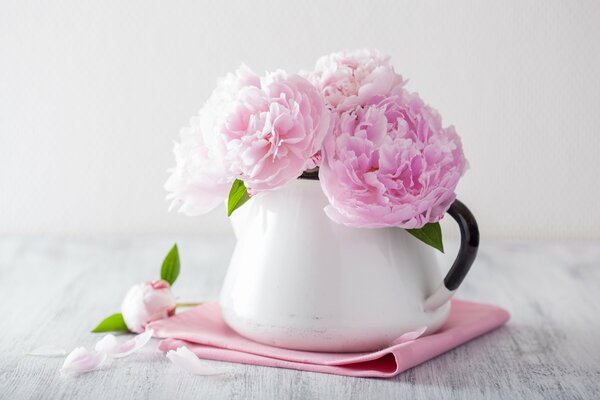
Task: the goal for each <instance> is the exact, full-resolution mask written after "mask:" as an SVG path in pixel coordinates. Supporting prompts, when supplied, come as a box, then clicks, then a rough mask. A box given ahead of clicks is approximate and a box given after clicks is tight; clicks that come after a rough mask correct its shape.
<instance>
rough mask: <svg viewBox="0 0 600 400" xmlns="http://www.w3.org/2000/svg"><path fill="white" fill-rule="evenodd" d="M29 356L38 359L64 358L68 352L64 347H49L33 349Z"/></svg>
mask: <svg viewBox="0 0 600 400" xmlns="http://www.w3.org/2000/svg"><path fill="white" fill-rule="evenodd" d="M27 355H28V356H38V357H64V356H66V355H67V351H66V350H65V349H63V348H62V347H58V346H54V345H47V346H40V347H38V348H36V349H33V350H31V351H30V352H29V353H27Z"/></svg>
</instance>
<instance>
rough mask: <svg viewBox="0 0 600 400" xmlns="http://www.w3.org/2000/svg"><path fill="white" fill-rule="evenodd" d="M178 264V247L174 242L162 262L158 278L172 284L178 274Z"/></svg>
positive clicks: (179, 263) (179, 264)
mask: <svg viewBox="0 0 600 400" xmlns="http://www.w3.org/2000/svg"><path fill="white" fill-rule="evenodd" d="M180 266H181V262H180V261H179V249H177V244H174V245H173V247H172V248H171V250H170V251H169V253H168V254H167V256H166V257H165V260H164V261H163V263H162V267H161V269H160V279H162V280H163V281H167V282H169V285H173V284H174V283H175V281H176V280H177V277H178V276H179V268H180Z"/></svg>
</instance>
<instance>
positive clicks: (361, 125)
mask: <svg viewBox="0 0 600 400" xmlns="http://www.w3.org/2000/svg"><path fill="white" fill-rule="evenodd" d="M466 167H467V162H466V160H465V158H464V155H463V151H462V145H461V142H460V139H459V137H458V136H457V134H456V132H455V131H454V128H453V127H452V126H450V127H448V128H443V127H442V123H441V118H440V116H439V114H438V113H437V112H436V111H435V110H433V109H432V108H430V107H429V106H427V105H426V104H424V103H423V101H422V100H421V99H420V98H419V97H418V96H417V95H416V94H411V93H409V92H407V91H406V90H404V89H401V90H397V91H395V93H394V94H391V95H389V96H388V97H385V98H381V99H380V100H379V101H378V102H376V103H373V104H368V105H364V106H356V107H354V108H352V109H349V110H347V111H345V112H342V113H341V114H340V115H339V118H338V120H337V123H336V126H335V129H334V131H333V134H332V135H330V136H328V138H327V139H326V141H325V144H324V150H323V162H322V164H321V168H320V172H319V177H320V179H321V185H322V187H323V190H324V192H325V194H326V195H327V197H328V199H329V202H330V205H328V206H327V207H326V208H325V212H326V213H327V215H328V216H329V217H330V218H331V219H332V220H334V221H336V222H338V223H342V224H345V225H348V226H354V227H371V228H375V227H386V226H397V227H401V228H406V229H412V228H420V227H422V226H423V225H425V224H427V223H431V222H437V221H439V220H440V219H441V218H442V217H443V216H444V213H445V212H446V211H447V209H448V208H449V207H450V205H451V204H452V202H453V201H454V199H455V197H456V195H455V193H454V190H455V188H456V185H457V183H458V180H459V178H460V177H461V176H462V174H463V173H464V172H465V170H466Z"/></svg>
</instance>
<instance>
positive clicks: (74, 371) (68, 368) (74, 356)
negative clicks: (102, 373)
mask: <svg viewBox="0 0 600 400" xmlns="http://www.w3.org/2000/svg"><path fill="white" fill-rule="evenodd" d="M104 360H106V354H102V353H96V352H92V351H89V350H87V349H86V348H85V347H77V348H76V349H75V350H73V351H72V352H71V353H70V354H69V355H68V356H67V358H65V362H64V363H63V366H62V368H61V369H60V372H62V373H63V374H65V375H78V374H82V373H84V372H89V371H93V370H95V369H97V368H99V367H100V366H101V365H102V363H103V362H104Z"/></svg>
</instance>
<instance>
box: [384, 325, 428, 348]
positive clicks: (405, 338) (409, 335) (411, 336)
mask: <svg viewBox="0 0 600 400" xmlns="http://www.w3.org/2000/svg"><path fill="white" fill-rule="evenodd" d="M426 330H427V327H426V326H422V327H420V328H419V329H417V330H414V331H411V332H406V333H405V334H403V335H402V336H400V337H399V338H397V339H396V340H394V341H393V342H392V345H394V344H400V343H406V342H410V341H411V340H415V339H418V338H420V337H421V336H423V334H424V333H425V331H426Z"/></svg>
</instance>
